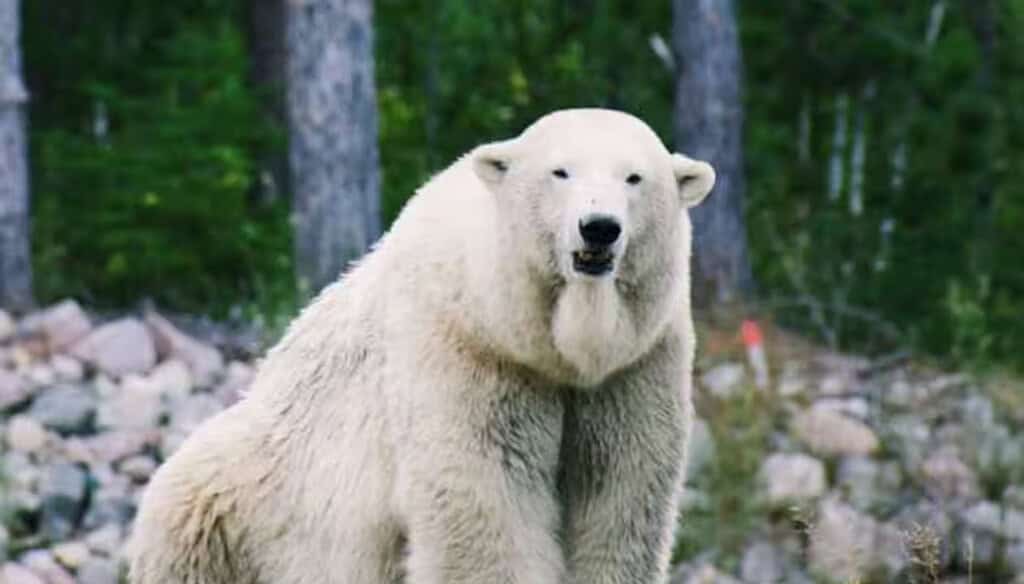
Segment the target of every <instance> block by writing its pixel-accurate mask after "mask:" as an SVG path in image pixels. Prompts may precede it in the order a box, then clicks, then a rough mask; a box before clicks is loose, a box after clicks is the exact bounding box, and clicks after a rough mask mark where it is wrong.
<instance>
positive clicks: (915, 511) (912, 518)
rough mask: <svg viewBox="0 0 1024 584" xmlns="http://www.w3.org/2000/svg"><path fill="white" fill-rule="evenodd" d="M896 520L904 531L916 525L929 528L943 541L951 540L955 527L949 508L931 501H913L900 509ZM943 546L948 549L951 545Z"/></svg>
mask: <svg viewBox="0 0 1024 584" xmlns="http://www.w3.org/2000/svg"><path fill="white" fill-rule="evenodd" d="M894 522H895V523H896V524H897V525H899V526H901V528H902V529H903V530H904V531H908V530H910V529H911V528H913V527H914V526H919V527H922V528H927V529H928V530H930V531H931V532H932V533H934V535H935V537H936V538H938V540H939V541H941V542H947V541H950V539H951V536H952V533H953V527H954V525H953V519H952V517H951V516H950V512H949V510H948V509H946V508H944V506H943V505H942V504H939V503H934V502H931V501H920V502H917V503H912V504H911V505H909V506H907V507H904V508H902V509H900V511H899V513H898V514H897V516H896V518H895V520H894ZM941 547H942V549H944V550H948V548H949V547H950V546H941ZM947 560H948V558H947Z"/></svg>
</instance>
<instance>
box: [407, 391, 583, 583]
mask: <svg viewBox="0 0 1024 584" xmlns="http://www.w3.org/2000/svg"><path fill="white" fill-rule="evenodd" d="M473 381H474V383H471V384H469V386H468V387H462V386H455V387H457V389H455V390H452V391H448V390H439V389H438V388H437V387H432V388H429V389H428V388H423V390H422V393H419V394H418V396H430V397H429V399H425V400H423V401H421V402H419V403H418V404H416V405H415V406H414V407H415V411H413V412H412V414H411V417H410V418H409V419H408V420H409V423H408V427H407V428H406V429H405V438H404V439H403V440H402V443H403V446H402V448H403V451H404V452H403V455H402V457H401V459H400V469H399V476H400V479H399V487H398V489H397V493H396V496H397V497H398V498H399V501H398V503H397V505H398V508H399V509H400V514H401V515H402V516H403V518H404V523H405V526H406V529H407V531H408V533H407V538H408V559H407V564H406V582H407V583H408V584H462V583H466V584H468V583H482V582H486V583H488V584H562V583H563V582H564V575H565V568H564V559H563V553H562V550H561V547H560V545H559V543H558V539H557V537H556V532H557V529H558V526H559V523H560V512H559V508H558V503H557V497H556V493H555V490H556V480H557V464H558V448H559V443H560V440H561V425H562V413H563V410H562V404H561V400H560V399H559V397H558V396H557V395H555V394H552V393H551V392H543V391H535V390H532V389H521V388H520V387H516V386H515V384H509V383H506V382H505V381H503V380H501V379H498V378H496V377H495V378H491V377H490V376H489V375H488V376H481V375H479V374H478V375H476V376H475V379H473ZM481 381H483V383H481ZM462 385H466V384H462ZM417 401H418V400H417Z"/></svg>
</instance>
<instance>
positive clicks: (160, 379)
mask: <svg viewBox="0 0 1024 584" xmlns="http://www.w3.org/2000/svg"><path fill="white" fill-rule="evenodd" d="M148 381H149V383H150V384H151V385H152V387H153V389H154V390H155V391H157V392H158V393H159V394H160V395H162V396H167V397H168V398H169V399H170V400H172V401H177V400H181V399H184V398H186V397H188V396H189V394H191V393H192V386H193V384H194V382H193V379H192V372H191V371H189V368H188V366H187V365H185V363H184V362H182V361H179V360H178V359H171V360H170V361H164V362H163V363H161V364H159V365H157V367H156V369H154V370H153V371H152V372H151V373H150V374H149V378H148Z"/></svg>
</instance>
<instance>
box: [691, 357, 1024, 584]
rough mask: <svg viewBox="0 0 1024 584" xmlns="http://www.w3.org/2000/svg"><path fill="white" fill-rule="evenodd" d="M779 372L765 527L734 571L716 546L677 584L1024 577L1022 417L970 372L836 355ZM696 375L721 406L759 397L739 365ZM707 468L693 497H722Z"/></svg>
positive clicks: (762, 493)
mask: <svg viewBox="0 0 1024 584" xmlns="http://www.w3.org/2000/svg"><path fill="white" fill-rule="evenodd" d="M780 369H781V371H780V374H779V376H778V377H779V378H778V379H777V380H776V383H775V384H774V387H773V388H771V390H770V391H771V393H770V394H769V396H767V401H768V402H769V403H772V404H773V407H772V408H770V411H765V412H764V415H768V416H772V417H773V419H772V421H771V425H772V427H773V428H776V430H775V431H774V434H773V435H772V436H770V438H769V440H768V441H767V442H768V443H769V447H768V449H767V452H766V454H765V456H764V458H763V460H762V462H761V467H760V471H759V472H758V473H757V476H756V481H755V484H756V487H754V488H753V489H752V491H753V492H752V493H751V494H752V496H756V497H757V500H758V501H759V504H760V507H761V508H762V509H764V510H765V512H764V515H763V516H764V522H763V524H762V525H759V526H758V528H757V529H755V530H754V532H752V533H750V534H749V536H748V544H747V547H746V550H745V551H744V552H743V554H742V557H741V558H739V561H738V562H737V564H738V565H735V569H733V570H728V571H726V570H724V569H723V565H724V564H726V563H729V562H727V561H726V559H725V558H723V557H722V556H721V554H720V553H719V551H720V550H716V549H714V548H713V546H712V547H709V549H707V550H705V552H704V553H703V554H701V555H700V556H699V557H698V558H693V559H691V561H690V562H688V563H685V564H683V565H682V566H680V567H679V568H678V571H677V572H676V574H675V576H674V582H676V583H679V584H683V583H697V582H722V583H732V582H749V583H762V582H790V583H798V582H799V583H802V582H815V581H824V582H849V581H861V582H875V581H878V582H891V581H911V576H912V575H913V574H914V573H915V571H918V572H917V573H926V572H920V570H921V569H922V566H920V563H921V562H923V561H927V562H930V563H931V564H932V565H933V566H934V569H935V570H936V571H937V572H938V573H940V574H943V575H944V576H945V575H953V576H955V575H957V574H960V575H963V576H966V575H967V574H968V573H972V574H973V575H974V578H975V580H974V581H986V582H987V581H993V582H995V581H1009V579H1011V578H1012V577H1013V575H1016V574H1024V432H1021V429H1022V426H1024V424H1022V420H1021V418H1022V416H1024V411H1009V410H1006V409H1005V408H1004V411H999V412H997V411H996V410H997V408H996V407H995V406H994V404H993V399H992V397H991V396H990V393H989V392H987V391H986V390H985V389H984V388H983V387H981V386H979V385H977V384H976V383H975V382H973V381H971V380H970V379H969V378H968V377H966V376H963V375H948V374H940V373H937V372H928V371H923V370H921V369H920V368H912V367H910V366H906V367H897V368H891V369H886V370H884V371H879V370H877V368H875V367H872V364H871V363H870V362H868V361H867V360H865V359H860V358H852V357H844V356H837V355H834V354H828V353H819V354H816V355H812V356H810V357H807V358H805V359H802V360H799V361H790V362H786V363H783V364H781V367H780ZM698 382H699V383H698V388H697V391H698V393H699V394H700V396H699V399H698V403H700V401H701V400H710V401H709V402H708V403H716V404H718V407H719V408H721V407H729V403H730V402H729V400H732V399H735V398H736V397H737V396H741V395H742V394H743V392H748V391H749V392H755V391H758V390H756V389H754V388H753V384H752V383H750V380H749V376H748V375H747V373H746V372H745V368H744V366H743V365H742V364H737V363H720V364H715V365H713V366H712V367H710V368H709V369H708V370H707V371H706V372H705V373H704V374H703V375H701V376H700V377H699V379H698ZM1011 391H1016V392H1018V395H1024V384H1021V385H1020V386H1019V387H1016V388H1011ZM712 422H713V421H712ZM701 424H703V422H702V423H701ZM712 425H713V424H712ZM695 437H696V442H697V443H696V444H694V450H695V451H697V452H715V451H716V448H715V447H714V446H713V444H703V443H701V442H703V441H712V442H713V440H714V439H713V438H712V433H710V432H706V431H705V432H696V433H695ZM706 468H707V467H703V468H701V467H700V466H698V467H697V468H693V466H692V465H691V475H690V482H691V488H690V489H689V490H688V492H687V494H688V496H687V497H686V498H685V500H686V501H695V502H697V504H698V505H699V504H700V502H704V501H707V500H708V497H713V496H714V493H700V492H699V488H700V485H701V474H702V473H704V472H706V470H705V469H706ZM695 490H696V491H697V492H694V491H695ZM690 512H696V513H699V512H700V510H699V509H697V508H694V509H691V510H690ZM795 516H798V517H795ZM772 518H774V520H773V519H772ZM683 525H684V527H683V529H685V525H686V522H685V520H684V522H683ZM922 546H923V547H925V548H927V549H922ZM928 555H931V556H932V557H930V558H927V559H926V558H925V556H928ZM928 569H931V568H930V567H929V568H928ZM943 581H947V580H946V579H943ZM964 581H965V582H966V579H965V580H964ZM1014 582H1024V577H1021V578H1019V579H1018V580H1014Z"/></svg>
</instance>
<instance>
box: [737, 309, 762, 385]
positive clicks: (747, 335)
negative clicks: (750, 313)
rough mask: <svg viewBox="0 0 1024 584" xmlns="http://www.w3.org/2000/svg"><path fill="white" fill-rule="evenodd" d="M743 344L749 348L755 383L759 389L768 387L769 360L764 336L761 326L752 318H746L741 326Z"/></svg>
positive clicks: (748, 357)
mask: <svg viewBox="0 0 1024 584" xmlns="http://www.w3.org/2000/svg"><path fill="white" fill-rule="evenodd" d="M740 335H741V336H742V337H743V345H744V346H746V348H747V361H749V362H750V368H751V369H753V370H754V384H755V385H756V386H757V388H758V389H767V388H768V361H767V359H766V358H765V355H764V336H763V335H762V334H761V327H759V326H757V323H756V322H754V321H752V320H744V321H743V326H742V327H740Z"/></svg>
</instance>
